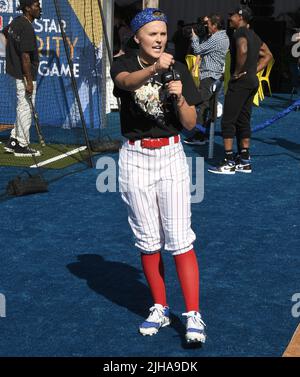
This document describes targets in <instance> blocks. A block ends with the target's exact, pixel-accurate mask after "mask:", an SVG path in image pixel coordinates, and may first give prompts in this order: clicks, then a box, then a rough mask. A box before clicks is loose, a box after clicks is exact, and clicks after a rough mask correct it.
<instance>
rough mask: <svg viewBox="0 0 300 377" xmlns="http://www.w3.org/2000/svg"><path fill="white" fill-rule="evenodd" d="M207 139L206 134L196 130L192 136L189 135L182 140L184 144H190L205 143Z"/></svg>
mask: <svg viewBox="0 0 300 377" xmlns="http://www.w3.org/2000/svg"><path fill="white" fill-rule="evenodd" d="M208 142H209V140H208V138H207V136H205V135H203V134H202V133H201V132H196V133H195V135H194V136H191V137H189V138H187V139H185V140H184V143H185V144H190V145H205V144H206V143H208Z"/></svg>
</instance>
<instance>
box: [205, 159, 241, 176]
mask: <svg viewBox="0 0 300 377" xmlns="http://www.w3.org/2000/svg"><path fill="white" fill-rule="evenodd" d="M208 171H209V172H210V173H214V174H227V175H229V174H235V162H234V161H231V160H227V159H226V158H225V159H224V160H223V161H221V162H220V164H219V165H218V166H211V167H210V168H209V169H208Z"/></svg>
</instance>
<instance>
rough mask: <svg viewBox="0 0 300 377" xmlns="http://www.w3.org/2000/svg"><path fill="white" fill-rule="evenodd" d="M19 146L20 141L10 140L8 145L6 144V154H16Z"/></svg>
mask: <svg viewBox="0 0 300 377" xmlns="http://www.w3.org/2000/svg"><path fill="white" fill-rule="evenodd" d="M17 146H19V143H18V140H17V139H14V138H13V137H11V138H9V140H8V141H7V143H6V144H5V146H4V150H5V152H8V153H14V151H15V148H16V147H17Z"/></svg>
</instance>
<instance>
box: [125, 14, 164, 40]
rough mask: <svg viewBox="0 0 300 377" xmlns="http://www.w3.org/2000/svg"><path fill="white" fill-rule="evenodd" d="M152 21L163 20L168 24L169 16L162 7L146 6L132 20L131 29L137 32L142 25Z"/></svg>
mask: <svg viewBox="0 0 300 377" xmlns="http://www.w3.org/2000/svg"><path fill="white" fill-rule="evenodd" d="M152 21H163V22H165V23H166V24H167V23H168V20H167V16H166V15H165V14H164V13H163V12H162V11H161V10H160V9H157V8H145V9H144V10H142V11H141V12H139V13H138V14H137V15H136V16H135V17H134V19H133V20H132V21H131V24H130V27H131V30H132V32H133V33H134V34H135V33H136V32H137V31H138V30H139V29H140V28H141V27H142V26H144V25H146V24H148V23H149V22H152Z"/></svg>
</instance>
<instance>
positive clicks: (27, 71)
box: [4, 0, 41, 157]
mask: <svg viewBox="0 0 300 377" xmlns="http://www.w3.org/2000/svg"><path fill="white" fill-rule="evenodd" d="M19 9H20V10H22V12H23V15H22V16H19V17H16V18H15V19H14V20H13V21H12V22H11V23H10V24H9V25H8V26H7V27H6V28H5V29H4V35H5V36H6V38H7V45H6V72H7V73H8V74H9V75H10V76H12V77H13V78H14V79H15V80H16V94H17V116H16V122H15V125H14V128H13V130H12V132H11V135H10V138H9V140H8V141H7V143H6V145H5V147H4V149H5V151H6V152H8V153H13V154H14V155H15V156H16V157H30V156H32V155H34V156H40V154H41V153H40V152H39V151H37V150H35V149H33V148H30V147H29V143H30V127H31V123H32V113H31V108H30V105H29V101H28V97H30V98H31V100H32V103H33V104H34V103H35V97H36V78H37V72H38V66H39V53H38V47H37V41H36V35H35V31H34V28H33V25H32V23H33V21H34V20H35V19H36V18H40V16H41V7H40V2H39V1H38V0H20V6H19Z"/></svg>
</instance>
